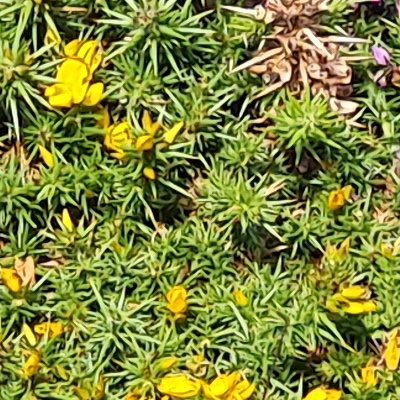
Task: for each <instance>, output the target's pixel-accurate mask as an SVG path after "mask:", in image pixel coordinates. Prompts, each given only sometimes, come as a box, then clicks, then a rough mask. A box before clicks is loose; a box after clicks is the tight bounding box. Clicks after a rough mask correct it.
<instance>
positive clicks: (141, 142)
mask: <svg viewBox="0 0 400 400" xmlns="http://www.w3.org/2000/svg"><path fill="white" fill-rule="evenodd" d="M135 147H136V150H137V151H149V150H151V149H152V148H153V147H154V138H153V136H151V135H142V136H139V137H138V138H137V140H136V145H135Z"/></svg>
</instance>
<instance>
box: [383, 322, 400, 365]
mask: <svg viewBox="0 0 400 400" xmlns="http://www.w3.org/2000/svg"><path fill="white" fill-rule="evenodd" d="M383 359H384V360H385V364H386V367H387V368H388V369H389V370H391V371H395V370H397V368H398V367H399V362H400V343H399V337H398V330H397V329H396V330H395V331H394V332H393V333H392V335H391V336H390V338H389V341H388V344H387V346H386V349H385V351H384V353H383Z"/></svg>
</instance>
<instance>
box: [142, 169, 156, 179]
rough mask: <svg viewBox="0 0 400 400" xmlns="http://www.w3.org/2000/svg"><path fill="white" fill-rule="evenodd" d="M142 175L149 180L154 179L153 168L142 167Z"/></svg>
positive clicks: (154, 172)
mask: <svg viewBox="0 0 400 400" xmlns="http://www.w3.org/2000/svg"><path fill="white" fill-rule="evenodd" d="M143 175H144V176H145V177H146V178H147V179H150V180H151V181H154V180H155V179H156V177H157V176H156V171H154V169H153V168H150V167H146V168H144V169H143Z"/></svg>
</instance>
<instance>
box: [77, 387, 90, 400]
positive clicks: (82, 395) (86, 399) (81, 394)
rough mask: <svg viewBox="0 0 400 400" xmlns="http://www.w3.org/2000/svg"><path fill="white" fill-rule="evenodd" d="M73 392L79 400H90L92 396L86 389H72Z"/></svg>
mask: <svg viewBox="0 0 400 400" xmlns="http://www.w3.org/2000/svg"><path fill="white" fill-rule="evenodd" d="M74 392H75V394H76V395H77V396H78V398H79V400H92V396H91V395H90V393H89V391H88V390H87V389H83V388H80V387H76V388H74Z"/></svg>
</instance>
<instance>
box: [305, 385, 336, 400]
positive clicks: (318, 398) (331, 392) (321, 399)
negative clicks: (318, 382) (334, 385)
mask: <svg viewBox="0 0 400 400" xmlns="http://www.w3.org/2000/svg"><path fill="white" fill-rule="evenodd" d="M341 397H342V391H341V390H336V389H326V388H324V387H322V386H321V387H318V388H315V389H313V390H311V392H309V393H308V394H307V396H306V397H305V398H304V400H340V398H341Z"/></svg>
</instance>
